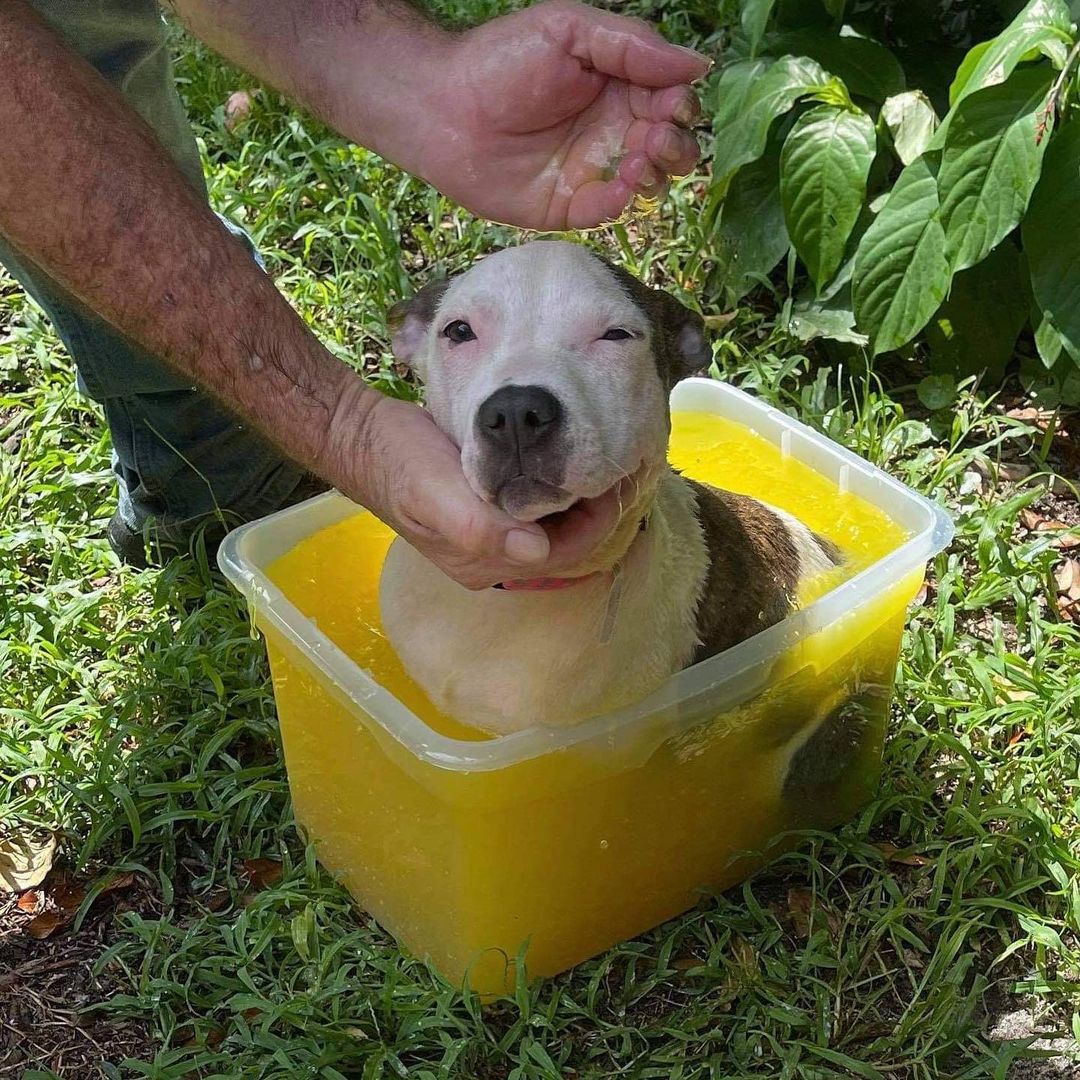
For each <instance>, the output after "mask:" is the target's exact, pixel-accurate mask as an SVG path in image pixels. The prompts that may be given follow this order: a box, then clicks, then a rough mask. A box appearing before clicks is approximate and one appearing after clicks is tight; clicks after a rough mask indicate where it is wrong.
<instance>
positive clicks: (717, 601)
mask: <svg viewBox="0 0 1080 1080" xmlns="http://www.w3.org/2000/svg"><path fill="white" fill-rule="evenodd" d="M684 479H686V482H687V483H688V484H689V485H690V487H691V488H692V489H693V491H694V494H695V496H696V498H697V511H698V520H699V521H700V523H701V528H702V532H703V533H704V535H705V546H706V549H707V551H708V555H709V569H708V571H707V572H706V575H705V584H704V587H703V588H702V592H701V599H700V600H699V602H698V609H697V630H698V641H699V643H700V644H699V645H698V648H697V651H696V652H695V654H694V660H693V662H694V663H695V664H696V663H698V662H699V661H701V660H706V659H708V658H709V657H710V656H715V655H716V654H717V653H719V652H723V651H724V650H725V649H730V648H731V647H732V646H733V645H738V644H739V642H740V641H745V640H746V639H747V638H748V637H753V635H754V634H756V633H758V632H759V631H760V630H764V629H766V628H767V627H769V626H773V625H774V624H776V623H778V622H780V620H781V619H783V618H785V617H786V616H787V615H788V614H790V612H791V609H792V605H793V602H794V598H795V590H796V588H797V586H798V584H799V553H798V551H797V550H796V547H795V543H794V541H793V540H792V537H791V533H790V532H789V531H788V527H787V525H785V524H784V522H783V521H781V520H780V518H778V517H777V516H776V515H775V514H774V513H773V512H772V511H771V510H770V509H769V508H768V507H767V506H764V505H762V504H761V503H759V502H758V501H757V500H756V499H751V498H749V497H748V496H745V495H735V494H734V493H732V492H730V491H721V490H720V489H719V488H714V487H710V486H709V485H707V484H701V483H698V482H697V481H696V480H690V479H689V478H684Z"/></svg>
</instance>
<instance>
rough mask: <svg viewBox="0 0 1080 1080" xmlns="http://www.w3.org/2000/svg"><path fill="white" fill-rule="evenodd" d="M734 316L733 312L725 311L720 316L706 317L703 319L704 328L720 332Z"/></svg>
mask: <svg viewBox="0 0 1080 1080" xmlns="http://www.w3.org/2000/svg"><path fill="white" fill-rule="evenodd" d="M735 315H736V313H735V312H734V311H725V312H724V313H723V314H721V315H706V316H705V317H704V322H705V327H706V329H708V330H721V329H723V328H724V327H725V326H727V325H728V323H730V322H731V321H732V319H734V318H735Z"/></svg>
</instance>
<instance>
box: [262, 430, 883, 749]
mask: <svg viewBox="0 0 1080 1080" xmlns="http://www.w3.org/2000/svg"><path fill="white" fill-rule="evenodd" d="M668 456H669V459H670V461H671V464H672V465H673V466H674V467H675V468H677V469H680V470H682V471H683V472H685V473H686V474H687V475H688V476H692V477H694V478H695V479H697V480H702V481H704V482H705V483H709V484H714V485H715V486H716V487H721V488H724V489H726V490H728V491H734V492H737V493H738V494H740V495H752V496H753V497H754V498H757V499H761V500H762V501H764V502H767V503H770V504H771V505H773V506H775V507H777V508H778V509H780V510H786V511H788V512H789V513H791V514H793V515H795V516H796V517H798V518H799V519H800V520H801V521H803V522H805V523H806V524H807V525H808V526H809V527H810V528H811V529H814V530H815V531H816V532H818V533H820V534H821V535H822V536H825V537H827V538H828V539H829V540H832V541H833V543H835V544H837V545H838V546H839V547H840V549H841V550H842V551H843V552H844V555H845V557H846V560H847V561H846V563H845V565H844V567H843V568H841V569H840V570H837V571H835V572H834V573H830V574H824V575H821V576H819V577H818V578H816V579H814V580H811V581H809V582H806V583H805V585H804V587H803V591H802V594H801V595H800V598H799V599H800V601H801V602H802V603H803V604H806V603H809V602H810V601H812V600H815V599H817V597H818V596H821V595H822V594H823V593H825V592H827V591H828V590H829V589H831V588H833V587H834V586H835V585H837V584H839V583H840V582H841V581H843V580H844V579H845V578H848V577H851V576H852V575H854V574H856V573H858V572H859V571H860V570H864V569H865V568H866V567H868V566H869V565H871V563H874V562H876V561H877V560H878V559H880V558H882V557H883V556H884V555H887V554H888V553H889V552H890V551H893V550H895V549H896V548H897V547H898V546H899V545H900V544H901V542H902V541H903V539H904V533H903V531H902V530H901V529H900V528H899V526H897V525H896V523H895V522H893V521H891V520H890V519H889V518H888V517H886V516H885V515H884V514H883V513H882V512H881V511H880V510H878V509H877V507H875V506H871V505H870V504H869V503H866V502H863V501H862V500H861V499H858V498H856V497H855V496H854V495H851V494H840V492H838V491H837V489H836V486H835V485H834V484H832V483H831V482H830V481H829V480H827V479H826V478H825V477H823V476H821V475H820V474H819V473H816V472H814V471H813V470H812V469H810V468H809V467H808V466H806V465H804V464H803V463H802V462H799V461H795V460H794V459H793V458H790V457H788V458H785V457H783V456H782V455H781V454H780V451H779V450H778V449H777V448H776V447H775V446H773V445H772V444H771V443H769V442H766V441H765V440H764V439H762V438H761V437H760V436H757V435H755V434H754V433H753V432H751V431H749V430H748V429H747V428H745V427H743V426H741V425H740V424H736V423H734V422H732V421H730V420H725V419H722V418H720V417H717V416H715V415H712V414H710V413H692V412H685V413H675V414H674V415H673V416H672V431H671V444H670V451H669V455H668ZM392 540H393V534H392V533H391V531H390V530H389V529H388V528H387V527H386V526H385V525H383V524H382V522H381V521H379V520H378V519H377V518H374V517H372V516H370V515H369V514H358V515H357V516H355V517H351V518H347V519H346V520H345V521H342V522H339V523H338V524H337V525H331V526H330V527H329V528H327V529H323V530H322V531H321V532H319V533H317V534H316V535H314V536H311V537H308V539H306V540H304V541H302V542H301V543H299V544H297V545H296V547H295V548H293V549H292V551H290V552H289V553H288V554H286V555H284V556H283V557H282V558H280V559H278V560H277V562H275V563H274V564H273V566H271V567H270V571H269V573H270V578H271V580H272V581H273V582H274V583H275V584H276V585H278V586H279V587H280V588H281V589H282V591H283V592H284V593H285V595H286V596H288V597H289V599H290V600H292V602H293V603H294V604H295V605H296V606H297V607H298V608H299V609H300V610H301V611H302V612H303V613H304V614H305V615H308V616H310V617H312V618H315V619H316V620H317V621H318V626H319V629H320V630H322V632H323V633H324V634H326V636H327V637H328V638H330V640H331V641H333V642H334V644H335V645H337V646H338V647H339V648H340V649H341V650H342V651H343V652H344V653H345V654H346V655H347V656H349V657H350V658H351V659H352V660H355V661H356V663H357V664H359V666H360V667H362V668H364V669H365V670H366V671H368V672H370V673H371V674H372V675H373V676H374V677H375V679H376V680H377V681H378V683H379V684H380V685H381V686H384V687H386V689H388V690H389V691H390V692H391V693H393V694H394V696H395V697H397V698H398V700H399V701H401V702H402V704H404V705H405V706H406V707H407V708H408V709H410V710H411V711H412V712H414V713H416V715H417V716H419V717H421V718H422V719H423V720H424V721H426V722H427V723H428V724H429V725H430V726H431V727H432V728H434V729H435V730H436V731H438V732H439V733H440V734H442V735H448V736H449V737H451V738H454V739H469V740H481V739H486V738H488V736H487V735H486V734H485V733H484V732H481V731H478V730H476V729H475V728H470V727H466V726H465V725H464V724H462V723H459V722H457V721H456V720H454V719H453V718H451V717H449V716H445V715H443V714H442V713H440V712H439V711H438V709H436V708H435V706H434V705H432V704H431V702H430V701H428V699H427V696H426V695H425V694H424V692H423V690H421V689H420V687H419V686H417V685H416V683H414V682H413V681H412V679H410V678H409V676H408V675H406V673H405V670H404V668H403V667H402V666H401V661H400V660H398V658H397V654H396V653H395V652H394V650H393V649H392V648H391V647H390V643H389V641H388V640H387V639H386V636H385V635H384V634H383V632H382V627H381V625H380V622H379V574H380V572H381V570H382V564H383V559H384V558H385V557H386V552H387V549H388V548H389V546H390V543H391V541H392ZM331 582H332V583H333V584H332V586H330V585H329V584H328V583H331Z"/></svg>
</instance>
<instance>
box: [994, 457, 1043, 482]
mask: <svg viewBox="0 0 1080 1080" xmlns="http://www.w3.org/2000/svg"><path fill="white" fill-rule="evenodd" d="M1034 471H1035V469H1034V467H1033V466H1031V465H1025V464H1024V463H1023V462H1022V461H1003V462H1002V463H1001V464H1000V465H999V466H998V479H999V480H1005V481H1007V482H1008V483H1010V484H1015V483H1017V482H1018V481H1020V480H1026V479H1027V478H1028V477H1029V476H1030V475H1031V474H1032V473H1033V472H1034Z"/></svg>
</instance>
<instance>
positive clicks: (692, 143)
mask: <svg viewBox="0 0 1080 1080" xmlns="http://www.w3.org/2000/svg"><path fill="white" fill-rule="evenodd" d="M709 66H710V62H709V61H708V60H707V59H706V58H705V57H703V56H701V55H700V54H698V53H695V52H692V51H691V50H689V49H684V48H681V47H679V46H676V45H671V44H669V43H668V42H667V41H665V40H664V38H663V37H661V35H660V34H659V33H657V31H656V30H655V29H653V28H652V27H650V26H649V25H648V24H646V23H644V22H640V21H638V20H636V19H630V18H626V17H624V16H620V15H612V14H609V13H607V12H604V11H599V10H597V9H595V8H592V7H589V6H587V5H585V4H580V3H576V2H573V0H548V2H546V3H540V4H537V5H535V6H533V7H529V8H526V9H524V10H523V11H518V12H515V13H513V14H510V15H506V16H503V17H501V18H498V19H493V20H492V21H491V22H488V23H485V24H483V25H482V26H479V27H476V28H475V29H473V30H470V31H467V32H466V33H464V34H462V35H460V36H458V37H457V38H455V39H453V41H452V43H451V44H450V45H448V46H447V56H446V57H445V61H444V63H443V65H442V76H441V91H440V93H439V95H438V105H437V108H438V110H439V113H438V116H437V118H436V119H437V121H438V123H437V124H433V125H432V127H433V129H434V130H438V131H440V132H441V134H439V135H436V136H434V137H432V138H428V139H426V140H424V146H423V147H422V149H421V151H420V158H419V160H418V162H417V163H416V165H414V166H410V163H409V162H407V161H403V162H401V164H403V165H404V166H405V167H406V168H410V167H411V168H412V169H413V171H415V172H418V173H419V174H420V175H422V176H423V177H424V178H425V179H426V180H428V181H429V182H430V183H431V184H433V185H434V186H435V187H437V188H438V189H439V190H440V191H442V192H444V193H445V194H446V195H449V196H450V197H451V198H453V199H455V200H456V201H457V202H459V203H461V204H462V205H463V206H464V207H466V208H467V209H468V210H471V211H472V212H473V213H475V214H478V215H480V216H482V217H485V218H488V219H491V220H494V221H500V222H504V223H506V224H510V225H517V226H520V227H522V228H529V229H538V230H544V231H560V230H566V229H584V228H592V227H594V226H596V225H599V224H601V223H603V222H605V221H612V220H615V219H616V218H618V217H619V216H620V214H621V213H622V212H623V211H624V210H625V209H626V207H627V206H628V205H629V204H630V202H631V201H632V200H633V198H634V197H635V196H636V195H642V196H645V197H648V198H656V197H659V196H661V195H662V194H663V193H664V191H665V190H666V186H667V182H668V180H669V179H670V177H672V176H681V175H685V174H686V173H688V172H690V171H691V170H692V169H693V167H694V166H695V165H696V163H697V160H698V155H699V151H698V145H697V141H696V140H695V139H694V137H693V136H692V135H691V134H690V132H689V131H688V130H687V129H688V128H689V127H690V126H691V125H692V124H693V123H694V121H695V120H696V118H697V116H698V114H699V111H700V110H699V105H698V100H697V97H696V95H695V94H694V92H693V91H692V90H691V88H690V83H691V82H693V81H694V80H695V79H699V78H701V77H702V76H703V75H704V74H705V73H706V72H707V71H708V69H709Z"/></svg>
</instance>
